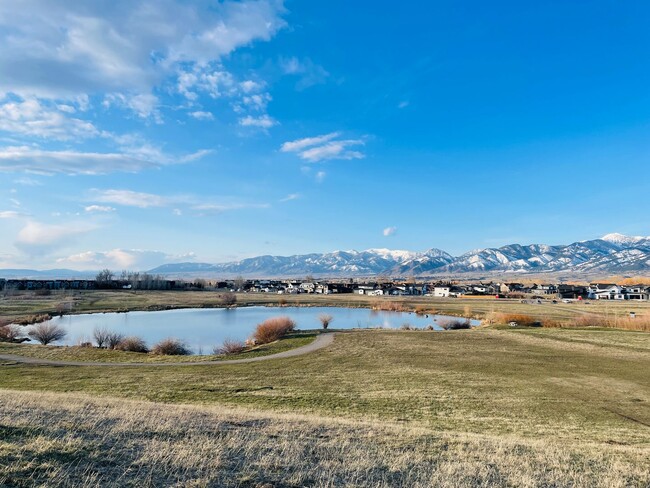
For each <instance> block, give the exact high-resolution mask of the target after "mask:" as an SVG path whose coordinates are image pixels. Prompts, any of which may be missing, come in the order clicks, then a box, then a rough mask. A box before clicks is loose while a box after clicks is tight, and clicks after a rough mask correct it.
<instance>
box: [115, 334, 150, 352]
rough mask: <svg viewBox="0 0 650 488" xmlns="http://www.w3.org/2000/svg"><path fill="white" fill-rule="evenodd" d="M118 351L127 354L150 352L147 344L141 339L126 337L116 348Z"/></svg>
mask: <svg viewBox="0 0 650 488" xmlns="http://www.w3.org/2000/svg"><path fill="white" fill-rule="evenodd" d="M115 349H116V350H117V351H127V352H149V348H147V344H146V343H145V342H144V341H143V340H142V339H140V338H139V337H134V336H131V337H126V338H124V339H122V340H121V341H120V342H119V343H118V344H117V345H116V346H115Z"/></svg>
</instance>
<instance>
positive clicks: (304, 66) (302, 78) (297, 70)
mask: <svg viewBox="0 0 650 488" xmlns="http://www.w3.org/2000/svg"><path fill="white" fill-rule="evenodd" d="M280 67H281V69H282V72H283V73H284V74H285V75H292V76H297V77H298V82H297V83H296V89H298V90H304V89H305V88H309V87H310V86H314V85H319V84H322V83H325V82H326V81H327V78H328V77H329V75H330V74H329V73H328V72H327V70H325V68H323V67H322V66H320V65H318V64H316V63H314V62H313V61H312V60H311V59H309V58H303V59H299V58H297V57H295V56H294V57H290V58H281V59H280Z"/></svg>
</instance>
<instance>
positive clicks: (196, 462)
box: [0, 390, 650, 488]
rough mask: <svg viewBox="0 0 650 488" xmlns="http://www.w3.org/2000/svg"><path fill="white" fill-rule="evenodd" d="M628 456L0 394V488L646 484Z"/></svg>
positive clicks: (644, 472) (649, 467)
mask: <svg viewBox="0 0 650 488" xmlns="http://www.w3.org/2000/svg"><path fill="white" fill-rule="evenodd" d="M649 471H650V463H649V461H648V457H647V452H644V451H643V450H642V449H639V448H638V447H630V446H621V445H607V444H593V443H585V442H583V443H568V444H567V443H566V442H557V441H555V440H553V439H547V440H542V441H540V440H536V441H535V440H527V439H521V438H517V437H514V436H499V437H495V436H490V435H469V434H456V433H453V434H450V433H447V432H434V431H431V430H429V429H423V428H418V427H414V426H411V425H401V424H395V423H388V422H381V423H379V422H373V421H350V420H345V419H333V418H322V417H315V416H309V415H286V414H276V413H271V412H263V413H251V412H250V411H247V410H242V409H231V408H222V407H219V408H216V407H196V406H195V407H189V406H175V405H173V406H172V405H164V404H160V403H149V402H139V401H124V400H112V399H104V398H97V397H91V396H88V395H77V394H51V393H31V392H16V391H10V390H4V391H0V486H25V487H26V486H30V487H31V486H47V487H58V486H102V487H105V486H114V487H129V486H133V487H158V486H197V487H198V486H213V487H258V488H261V487H299V486H316V487H332V486H359V487H367V486H372V487H386V488H388V487H398V486H408V487H429V486H440V487H476V486H517V487H535V486H547V487H550V486H556V487H557V486H585V487H587V486H589V487H603V488H605V487H607V488H616V487H627V486H644V485H645V486H647V483H648V482H649V481H650V480H649V478H648V472H649Z"/></svg>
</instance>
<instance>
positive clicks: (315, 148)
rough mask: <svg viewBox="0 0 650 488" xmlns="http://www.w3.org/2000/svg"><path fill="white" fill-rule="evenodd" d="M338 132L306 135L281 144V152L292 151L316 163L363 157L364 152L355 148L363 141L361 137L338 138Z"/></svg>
mask: <svg viewBox="0 0 650 488" xmlns="http://www.w3.org/2000/svg"><path fill="white" fill-rule="evenodd" d="M340 135H341V134H340V133H339V132H332V133H330V134H324V135H321V136H316V137H306V138H303V139H297V140H295V141H289V142H285V143H284V144H282V146H281V147H280V150H281V151H282V152H294V153H296V154H297V155H298V157H299V158H301V159H303V160H305V161H307V162H310V163H317V162H319V161H326V160H331V159H348V160H349V159H363V158H364V157H365V154H364V153H362V152H361V151H359V150H357V149H352V148H354V147H356V146H362V145H364V144H365V142H364V141H363V140H362V139H339V137H340Z"/></svg>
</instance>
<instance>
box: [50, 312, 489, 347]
mask: <svg viewBox="0 0 650 488" xmlns="http://www.w3.org/2000/svg"><path fill="white" fill-rule="evenodd" d="M321 314H328V315H331V316H332V317H333V318H334V320H333V321H332V323H331V324H330V329H356V328H379V327H381V328H399V327H401V326H402V325H403V324H408V325H410V326H412V327H417V328H424V327H427V326H429V325H431V326H433V327H434V328H435V329H436V330H441V327H439V326H438V324H439V323H442V322H443V321H444V320H450V319H455V318H454V317H447V316H444V315H429V316H425V315H417V314H415V313H409V312H383V311H374V310H368V309H365V308H339V307H282V308H278V307H239V308H233V309H196V308H194V309H181V310H165V311H160V312H128V313H103V314H86V315H65V316H63V317H55V318H53V319H52V322H53V323H56V324H58V325H61V326H62V327H64V328H65V329H66V330H67V331H68V336H67V337H66V339H65V341H63V342H61V344H65V345H73V344H78V343H79V342H86V341H87V342H93V339H92V334H93V329H94V328H95V327H105V328H106V329H109V330H111V331H113V332H119V333H121V334H124V335H135V336H139V337H141V338H142V339H144V340H145V341H146V342H147V344H148V345H149V346H151V345H153V344H155V343H156V342H158V341H160V340H162V339H165V338H167V337H175V338H178V339H182V340H183V341H185V343H187V345H188V346H189V347H190V348H191V349H192V350H193V351H194V352H195V353H204V354H210V353H211V352H212V348H213V347H215V346H218V345H220V344H221V343H222V342H223V341H224V339H237V340H245V339H247V338H248V337H249V336H250V335H251V333H252V332H253V330H254V329H255V327H256V325H257V324H259V323H260V322H263V321H264V320H266V319H268V318H271V317H281V316H288V317H290V318H291V319H293V320H294V321H295V322H296V327H297V328H298V329H301V330H308V329H320V328H321V323H320V321H319V319H318V317H319V316H320V315H321ZM478 324H479V322H478V321H476V320H475V321H472V325H478Z"/></svg>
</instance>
